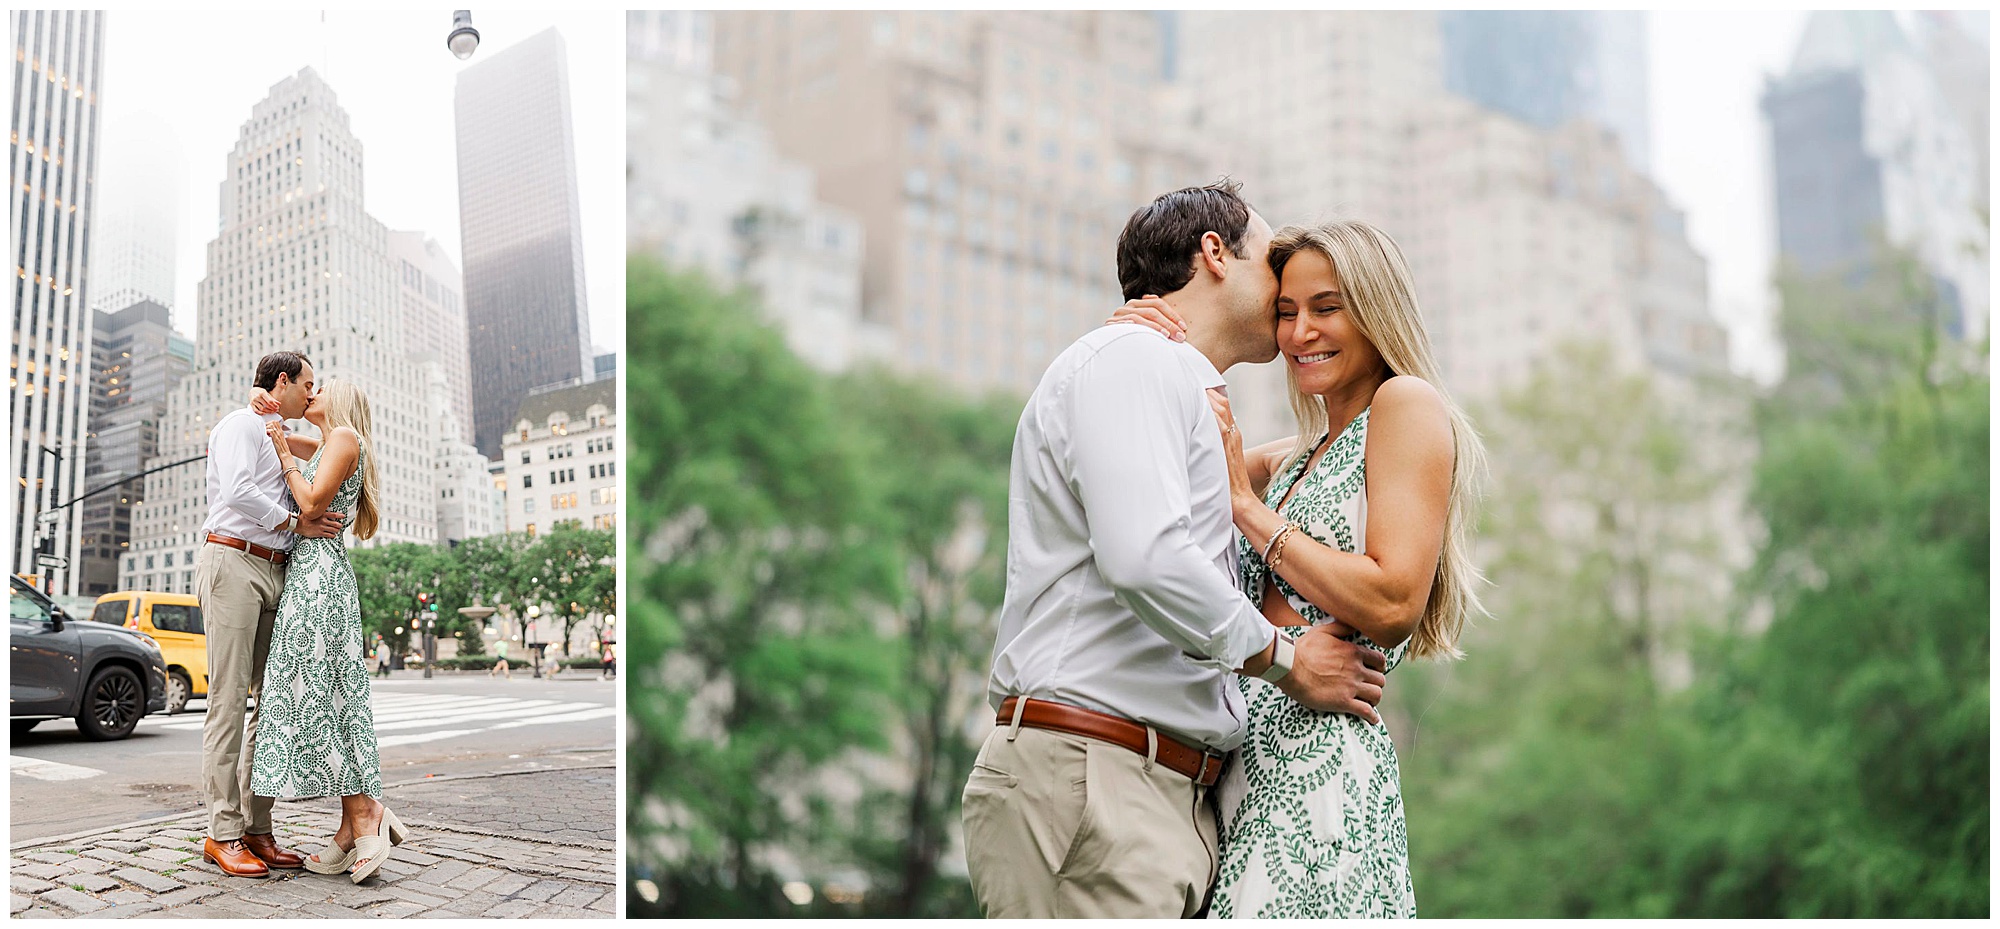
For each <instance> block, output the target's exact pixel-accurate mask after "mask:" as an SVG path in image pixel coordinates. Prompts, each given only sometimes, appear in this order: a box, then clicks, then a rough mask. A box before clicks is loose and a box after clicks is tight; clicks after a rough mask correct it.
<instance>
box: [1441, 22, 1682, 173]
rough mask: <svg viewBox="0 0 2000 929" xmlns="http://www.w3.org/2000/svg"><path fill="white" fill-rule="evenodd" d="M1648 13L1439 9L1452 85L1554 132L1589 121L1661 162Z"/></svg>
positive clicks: (1637, 156)
mask: <svg viewBox="0 0 2000 929" xmlns="http://www.w3.org/2000/svg"><path fill="white" fill-rule="evenodd" d="M1645 17H1646V14H1645V13H1643V12H1638V11H1634V10H1620V11H1605V10H1453V11H1445V12H1440V13H1439V14H1438V30H1439V33H1440V35H1441V37H1442V39H1443V43H1444V82H1445V87H1446V89H1448V90H1450V91H1452V92H1453V93H1456V94H1460V95H1462V96H1465V97H1468V98H1470V99H1472V100H1474V101H1476V102H1478V103H1479V104H1480V105H1482V106H1484V107H1486V108H1488V109H1492V110H1497V111H1499V112H1502V113H1505V114H1507V115H1509V116H1512V117H1514V118H1516V119H1520V120H1524V121H1526V122H1528V123H1531V124H1533V125H1536V126H1540V127H1542V128H1544V129H1554V128H1556V127H1558V126H1561V125H1563V124H1564V123H1567V122H1569V121H1571V120H1576V119H1587V120H1590V121H1593V122H1595V123H1597V124H1598V125H1600V126H1603V127H1605V128H1607V129H1610V130H1611V131H1612V132H1613V133H1615V134H1616V135H1617V136H1618V141H1619V144H1620V146H1621V147H1622V148H1623V149H1624V152H1625V160H1626V162H1627V163H1628V164H1630V165H1632V166H1633V167H1635V168H1638V169H1639V170H1641V171H1644V170H1646V168H1647V166H1648V165H1649V163H1650V162H1651V160H1652V159H1651V157H1650V154H1649V153H1650V150H1651V146H1652V127H1651V124H1650V117H1651V112H1652V107H1651V105H1650V102H1649V101H1648V99H1647V87H1646V59H1647V55H1646V19H1645Z"/></svg>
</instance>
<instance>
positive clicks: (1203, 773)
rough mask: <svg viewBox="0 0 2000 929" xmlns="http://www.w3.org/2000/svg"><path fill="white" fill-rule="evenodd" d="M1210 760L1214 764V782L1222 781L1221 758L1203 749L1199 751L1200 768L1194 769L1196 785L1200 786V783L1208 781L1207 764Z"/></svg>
mask: <svg viewBox="0 0 2000 929" xmlns="http://www.w3.org/2000/svg"><path fill="white" fill-rule="evenodd" d="M1211 759H1212V760H1214V761H1215V764H1216V780H1218V781H1219V780H1221V779H1222V761H1223V756H1221V755H1217V754H1215V753H1213V752H1210V751H1209V750H1208V749H1205V748H1204V749H1202V751H1201V767H1199V768H1196V769H1195V772H1194V782H1195V783H1196V784H1200V783H1201V782H1203V781H1205V780H1208V763H1209V761H1210V760H1211Z"/></svg>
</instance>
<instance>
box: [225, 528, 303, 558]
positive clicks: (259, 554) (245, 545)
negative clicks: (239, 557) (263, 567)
mask: <svg viewBox="0 0 2000 929" xmlns="http://www.w3.org/2000/svg"><path fill="white" fill-rule="evenodd" d="M208 540H209V541H210V542H214V543H215V544H217V545H227V546H229V547H230V548H233V549H236V550H237V551H239V552H248V553H249V555H250V557H252V558H262V559H264V560H265V561H268V562H270V563H272V564H284V563H285V562H286V561H288V560H290V559H291V557H292V555H291V553H290V552H281V551H278V550H277V549H271V548H265V547H264V546H262V545H258V544H256V543H255V542H245V541H243V540H242V539H236V538H231V537H229V536H226V535H216V534H215V533H213V532H211V533H209V534H208Z"/></svg>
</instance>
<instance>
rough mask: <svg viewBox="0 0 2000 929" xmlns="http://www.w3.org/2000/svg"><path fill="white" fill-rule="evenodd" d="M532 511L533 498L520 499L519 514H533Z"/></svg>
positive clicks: (533, 507)
mask: <svg viewBox="0 0 2000 929" xmlns="http://www.w3.org/2000/svg"><path fill="white" fill-rule="evenodd" d="M534 511H535V498H533V497H522V498H521V512H523V513H533V512H534Z"/></svg>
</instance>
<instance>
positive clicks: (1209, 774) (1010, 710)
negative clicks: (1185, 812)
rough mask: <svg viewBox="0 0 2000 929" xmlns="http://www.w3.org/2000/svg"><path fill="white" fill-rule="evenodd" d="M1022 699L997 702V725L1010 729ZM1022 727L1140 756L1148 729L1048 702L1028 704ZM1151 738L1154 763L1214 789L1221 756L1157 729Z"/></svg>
mask: <svg viewBox="0 0 2000 929" xmlns="http://www.w3.org/2000/svg"><path fill="white" fill-rule="evenodd" d="M1022 699H1026V698H1024V697H1008V698H1007V699H1005V700H1002V701H1000V718H999V720H998V723H999V725H1002V726H1010V725H1013V723H1014V701H1016V700H1022ZM1021 725H1023V726H1026V727H1028V728H1030V729H1048V730H1051V731H1054V732H1067V733H1069V734H1070V735H1080V736H1083V737H1084V738H1088V739H1096V740H1098V741H1100V742H1109V743H1111V744H1113V745H1116V746H1118V747H1119V748H1126V749H1131V750H1132V751H1134V752H1137V753H1139V754H1141V755H1144V754H1146V753H1147V752H1146V731H1147V727H1145V726H1143V725H1140V724H1139V723H1135V722H1133V721H1131V720H1129V719H1122V718H1120V717H1117V716H1112V715H1110V714H1108V713H1099V712H1097V711H1095V710H1086V709H1084V708H1082V707H1076V706H1070V705H1068V704H1066V703H1050V702H1049V701H1047V700H1028V705H1027V706H1026V707H1025V708H1023V709H1022V710H1021ZM1153 734H1154V735H1155V736H1157V737H1158V744H1157V746H1156V748H1155V750H1154V754H1153V758H1154V759H1155V760H1157V761H1158V762H1159V763H1160V764H1163V765H1166V766H1167V769H1168V770H1170V771H1174V772H1177V773H1179V774H1181V775H1183V776H1185V777H1187V779H1188V780H1191V781H1194V782H1195V783H1197V784H1200V785H1201V786H1203V787H1213V786H1215V782H1216V779H1217V778H1220V777H1221V776H1222V760H1223V757H1224V756H1222V755H1218V754H1215V753H1214V752H1208V751H1203V750H1201V749H1198V748H1190V747H1188V746H1187V745H1185V744H1182V743H1181V742H1180V741H1179V740H1177V739H1174V738H1171V737H1169V736H1167V735H1166V734H1165V733H1162V732H1160V731H1159V730H1157V729H1155V730H1153Z"/></svg>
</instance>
